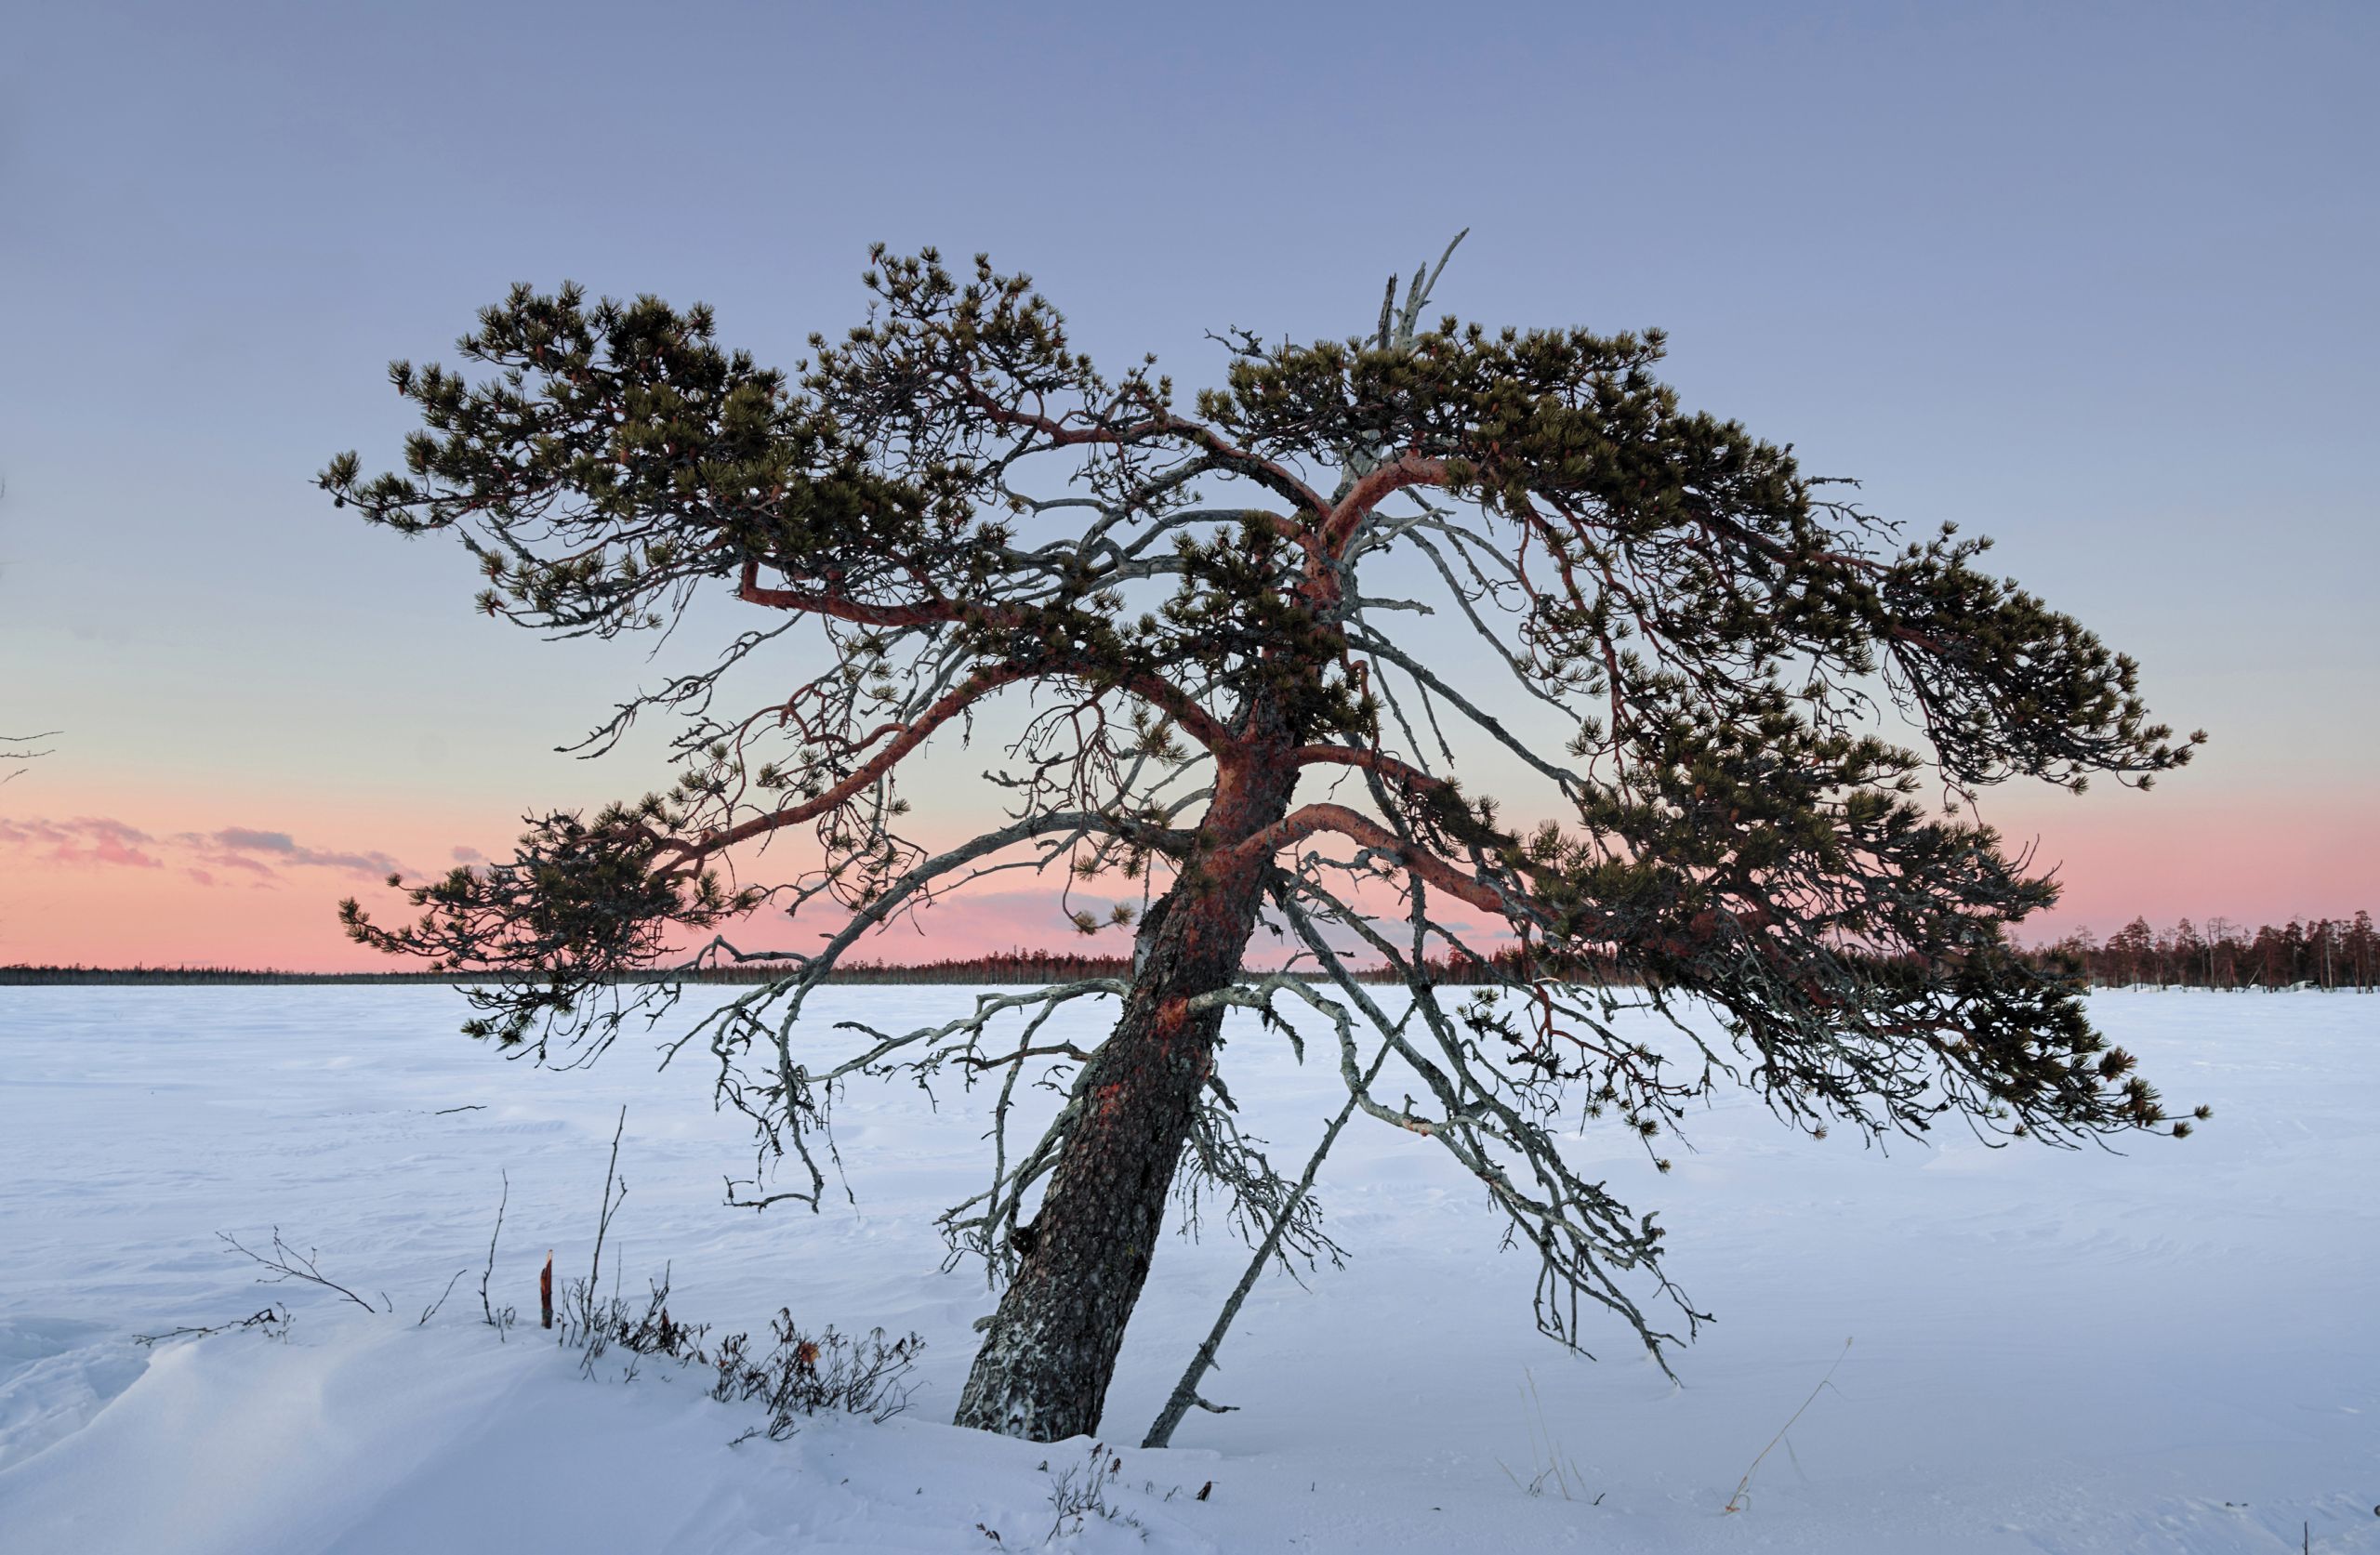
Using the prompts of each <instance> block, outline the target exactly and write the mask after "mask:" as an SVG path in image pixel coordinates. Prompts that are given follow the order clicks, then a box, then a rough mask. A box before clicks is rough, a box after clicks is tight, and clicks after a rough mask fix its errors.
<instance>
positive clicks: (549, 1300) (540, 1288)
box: [537, 1247, 554, 1328]
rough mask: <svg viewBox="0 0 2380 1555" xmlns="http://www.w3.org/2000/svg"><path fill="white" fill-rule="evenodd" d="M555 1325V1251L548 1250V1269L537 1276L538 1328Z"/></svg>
mask: <svg viewBox="0 0 2380 1555" xmlns="http://www.w3.org/2000/svg"><path fill="white" fill-rule="evenodd" d="M553 1325H554V1250H553V1249H552V1248H551V1247H549V1248H547V1249H546V1267H545V1268H544V1270H542V1271H541V1272H539V1273H538V1275H537V1326H539V1327H540V1328H550V1327H552V1326H553Z"/></svg>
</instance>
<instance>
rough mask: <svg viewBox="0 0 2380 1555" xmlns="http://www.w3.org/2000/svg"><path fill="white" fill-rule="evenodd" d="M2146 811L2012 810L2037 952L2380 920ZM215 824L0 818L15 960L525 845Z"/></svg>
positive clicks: (292, 818)
mask: <svg viewBox="0 0 2380 1555" xmlns="http://www.w3.org/2000/svg"><path fill="white" fill-rule="evenodd" d="M7 797H11V798H20V800H26V799H32V798H33V797H35V796H34V795H33V793H31V792H26V793H24V794H22V795H21V796H7ZM84 797H86V799H89V800H94V801H100V800H104V799H105V798H106V797H108V796H102V795H98V794H86V796H84ZM2128 798H2129V797H2127V800H2128ZM2127 800H2120V801H2118V802H2115V803H2111V804H2106V805H2101V804H2096V803H2095V804H2093V805H2091V806H2090V807H2088V810H2086V811H2080V812H2078V811H2074V810H2068V811H2066V812H2064V813H2063V814H2061V811H2060V809H2059V806H2060V804H2061V803H2062V801H2061V800H2059V799H2058V798H2057V797H2056V796H2050V797H2047V799H2046V802H2043V801H2040V800H2036V801H2032V802H2026V803H2020V804H2011V805H2010V806H2008V807H2006V808H2007V810H2008V813H2006V814H2004V815H2003V816H2001V817H2000V818H1999V824H2001V827H2002V829H2003V833H2004V834H2005V835H2006V836H2007V837H2009V838H2010V839H2011V840H2012V842H2014V843H2016V844H2019V845H2021V844H2023V843H2025V842H2027V841H2029V840H2033V839H2038V849H2037V851H2036V855H2035V859H2036V863H2037V865H2038V866H2039V867H2043V868H2055V870H2056V875H2057V877H2058V878H2059V880H2060V881H2061V882H2062V883H2063V885H2064V887H2065V895H2064V898H2063V899H2062V901H2061V902H2060V903H2059V905H2058V907H2057V909H2056V911H2055V912H2053V913H2050V914H2045V915H2043V916H2040V917H2038V918H2035V919H2033V920H2031V921H2030V922H2029V923H2028V924H2027V925H2026V926H2025V927H2024V929H2023V931H2022V937H2023V938H2025V939H2026V940H2028V941H2038V940H2043V939H2047V938H2052V937H2055V936H2056V935H2058V934H2062V933H2065V932H2068V931H2069V930H2071V929H2075V928H2077V927H2081V926H2085V925H2087V926H2088V927H2089V928H2091V929H2093V930H2095V931H2096V932H2097V933H2098V934H2100V935H2102V936H2105V935H2106V934H2108V933H2110V932H2112V931H2113V930H2115V929H2119V928H2121V927H2122V925H2123V924H2124V923H2126V922H2128V921H2130V920H2131V919H2132V918H2133V917H2135V916H2146V917H2148V918H2149V921H2150V923H2151V924H2153V925H2155V926H2157V927H2160V928H2162V927H2165V926H2167V925H2170V924H2171V923H2172V922H2173V921H2174V920H2175V919H2176V918H2179V917H2184V916H2187V917H2190V918H2192V919H2194V920H2196V921H2198V922H2200V923H2201V924H2203V923H2204V922H2205V920H2206V919H2208V918H2209V917H2213V916H2224V917H2228V918H2230V919H2233V920H2235V921H2243V922H2247V923H2251V924H2254V923H2259V922H2272V923H2281V922H2284V921H2286V920H2287V919H2289V918H2291V917H2321V916H2347V915H2349V914H2351V913H2353V912H2354V911H2355V910H2356V909H2357V908H2359V907H2370V906H2375V905H2380V903H2374V901H2373V894H2374V893H2373V890H2372V887H2373V882H2374V881H2375V879H2380V829H2375V827H2374V826H2373V824H2372V823H2371V822H2370V821H2369V820H2367V819H2362V818H2361V817H2360V815H2359V813H2358V810H2357V807H2354V806H2353V805H2352V804H2350V803H2347V802H2346V801H2345V800H2344V799H2343V800H2342V802H2341V804H2340V805H2339V806H2337V807H2335V808H2334V807H2333V806H2330V805H2321V806H2312V805H2304V806H2299V807H2296V808H2289V807H2278V806H2273V805H2269V804H2255V803H2248V802H2241V801H2233V802H2219V801H2215V800H2195V799H2182V798H2167V797H2164V796H2162V795H2161V796H2159V797H2158V798H2157V800H2156V801H2155V802H2154V803H2146V802H2127ZM94 808H95V809H97V808H98V806H97V805H95V806H94ZM193 808H196V807H193ZM205 808H206V809H208V810H214V809H216V806H215V805H213V804H208V805H206V806H205ZM266 808H267V809H271V807H270V806H268V807H266ZM195 819H196V818H195V817H189V816H179V815H173V816H165V815H157V814H154V813H152V812H151V811H150V810H148V809H147V808H146V807H143V808H142V809H141V810H137V811H124V810H107V811H103V812H102V813H100V814H98V815H93V814H91V813H89V812H86V813H85V814H83V815H82V816H81V817H80V818H73V817H68V818H63V819H61V818H59V817H55V816H53V817H50V818H48V819H46V820H44V819H42V818H40V816H39V812H38V811H37V810H34V809H33V807H32V806H30V805H27V804H24V803H22V802H20V803H17V804H14V805H11V806H10V807H8V809H7V810H0V963H11V962H14V963H31V964H38V965H72V964H81V965H85V966H110V967H129V966H150V967H160V966H212V967H245V968H273V969H285V970H292V971H353V970H374V969H385V968H387V967H388V966H389V965H390V963H389V962H388V960H387V959H386V958H385V957H382V956H380V955H377V954H375V953H373V952H370V951H366V950H364V949H362V948H361V947H358V946H356V945H353V944H350V943H349V942H347V940H346V939H345V938H344V936H343V935H342V933H341V932H340V929H339V927H338V924H337V916H336V905H337V902H338V900H339V899H340V898H341V897H343V896H348V895H355V896H358V897H360V898H362V899H363V900H364V903H365V904H366V905H367V906H368V907H371V908H372V909H373V910H374V911H375V913H376V915H377V916H380V917H381V918H382V919H383V920H384V921H389V920H393V919H394V918H396V917H398V916H402V915H403V910H404V909H403V901H402V899H401V898H400V897H399V896H398V895H397V893H395V892H393V891H390V890H388V889H387V887H386V884H385V878H384V877H385V875H386V872H387V869H388V867H389V866H390V864H391V863H394V864H396V865H399V866H401V867H403V869H404V871H405V872H406V874H407V876H408V877H409V878H413V879H418V878H420V877H421V876H424V875H428V874H431V873H434V872H442V871H443V870H444V869H446V868H448V867H451V865H452V863H454V862H455V861H456V858H457V856H458V850H459V852H461V853H464V854H468V853H469V851H470V850H471V848H472V847H473V845H474V844H476V845H477V846H479V847H483V848H485V849H487V850H488V851H491V852H493V851H495V850H496V848H497V847H499V846H500V845H501V843H502V842H503V840H504V839H506V838H508V837H509V836H510V834H511V831H512V830H513V826H512V824H511V823H510V822H509V819H499V818H497V817H495V816H466V815H463V814H460V813H443V814H441V813H437V812H430V811H425V812H422V813H418V814H413V815H404V816H397V815H391V814H390V813H389V812H388V811H387V810H374V811H370V812H366V811H364V810H362V809H360V808H357V809H350V808H346V807H338V806H319V805H318V806H308V807H303V808H302V809H300V810H289V811H285V812H283V813H281V814H280V815H278V816H276V819H280V820H282V821H284V823H285V824H286V825H287V826H288V828H289V829H288V830H286V831H280V830H266V829H264V828H263V827H261V826H226V825H223V824H213V825H202V824H194V822H195ZM953 835H954V836H955V835H956V829H955V828H953ZM465 837H469V838H471V839H472V841H470V842H466V841H465V840H464V838H465ZM928 840H929V841H930V842H940V841H942V840H945V839H942V838H938V837H929V838H928ZM1011 882H1017V883H1016V884H1012V883H1011ZM1107 886H1108V883H1107V882H1097V883H1094V885H1093V886H1092V888H1091V889H1089V890H1078V891H1077V893H1076V903H1077V904H1078V905H1088V906H1091V907H1092V908H1093V909H1094V910H1103V911H1104V907H1105V906H1106V904H1107V903H1109V902H1111V901H1114V900H1117V899H1118V898H1119V897H1120V896H1124V895H1127V894H1135V895H1136V894H1137V892H1128V890H1127V889H1126V888H1125V883H1124V882H1122V881H1117V882H1114V883H1113V886H1114V887H1115V888H1117V889H1113V890H1111V889H1104V888H1106V887H1107ZM823 927H826V923H825V920H824V919H823V918H822V919H820V920H817V921H816V923H815V924H814V926H813V924H811V923H805V924H803V925H802V926H800V927H798V928H797V927H794V926H791V925H782V924H781V922H780V923H777V924H773V923H770V922H768V921H766V920H765V919H764V920H763V921H762V922H761V923H760V924H758V925H756V926H753V927H752V928H751V929H747V931H746V934H745V935H744V936H742V937H743V938H746V939H747V940H748V941H749V942H752V943H756V944H757V943H767V944H772V945H775V946H777V947H780V948H790V947H791V946H793V945H795V944H797V943H800V942H802V941H808V942H811V943H814V942H815V940H814V938H813V936H814V935H815V934H816V933H817V931H818V929H819V928H823ZM1125 942H1126V938H1125V934H1124V933H1123V932H1122V931H1119V930H1116V929H1107V930H1104V931H1103V932H1101V933H1099V934H1097V935H1095V936H1091V937H1089V938H1085V937H1083V936H1080V935H1078V934H1077V933H1075V932H1074V931H1073V930H1072V929H1069V928H1068V927H1067V925H1066V922H1065V920H1064V916H1063V914H1062V912H1061V910H1060V906H1059V900H1058V893H1057V890H1055V889H1054V887H1053V888H1051V889H1050V890H1038V889H1033V888H1032V887H1030V886H1029V885H1027V884H1025V882H1023V881H1022V880H1021V879H1020V877H1018V876H1004V877H1001V878H999V879H996V880H994V881H992V882H989V883H988V884H987V885H986V886H985V887H982V888H978V889H977V890H974V891H972V892H961V893H959V894H956V895H954V896H952V897H950V898H947V899H945V901H943V902H942V903H938V904H936V905H935V906H933V907H932V908H931V909H929V910H928V911H926V912H925V913H923V914H921V915H919V917H918V918H917V919H916V920H915V921H914V922H913V923H905V924H902V925H899V926H897V927H895V928H894V929H892V930H891V931H889V932H887V933H885V934H883V935H881V936H880V937H879V938H876V939H874V940H872V941H870V942H866V944H865V945H864V946H863V947H862V948H861V949H860V950H859V951H858V952H857V955H858V956H859V957H860V958H863V959H869V960H889V961H930V960H936V959H941V958H945V957H964V956H971V955H983V954H988V953H993V952H999V951H1006V950H1010V949H1014V948H1024V949H1036V948H1038V949H1051V950H1064V949H1073V948H1080V949H1088V950H1097V951H1107V952H1112V951H1114V950H1117V949H1118V948H1120V947H1121V946H1122V945H1123V944H1124V943H1125ZM1257 948H1259V949H1263V948H1264V947H1262V946H1260V947H1257Z"/></svg>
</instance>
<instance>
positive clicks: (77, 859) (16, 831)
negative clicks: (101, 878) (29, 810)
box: [0, 815, 165, 869]
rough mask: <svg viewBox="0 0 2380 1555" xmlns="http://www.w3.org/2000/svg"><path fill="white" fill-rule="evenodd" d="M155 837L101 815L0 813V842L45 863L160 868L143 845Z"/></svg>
mask: <svg viewBox="0 0 2380 1555" xmlns="http://www.w3.org/2000/svg"><path fill="white" fill-rule="evenodd" d="M155 840H156V839H155V838H153V837H151V836H150V835H149V834H148V833H147V832H144V831H142V830H140V828H139V827H138V826H127V825H126V824H124V823H123V822H121V821H113V820H110V819H108V818H106V817H104V816H94V815H83V816H77V817H75V818H74V819H73V820H72V821H51V820H47V819H45V818H43V817H40V816H35V817H33V818H32V819H30V820H24V821H12V820H9V819H7V817H5V816H0V844H5V845H6V846H7V847H9V848H12V849H16V850H22V851H28V852H31V853H32V854H33V856H34V857H35V858H37V859H39V860H41V861H42V862H44V863H56V864H67V865H97V866H115V867H120V868H127V869H162V868H164V867H165V863H164V862H163V861H162V860H160V859H158V858H157V856H156V855H155V854H153V853H152V852H151V851H149V850H148V847H147V846H146V845H147V844H150V843H152V842H154V841H155Z"/></svg>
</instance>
